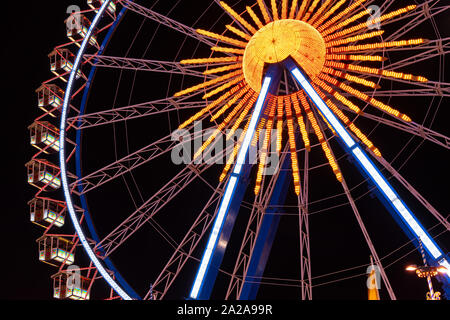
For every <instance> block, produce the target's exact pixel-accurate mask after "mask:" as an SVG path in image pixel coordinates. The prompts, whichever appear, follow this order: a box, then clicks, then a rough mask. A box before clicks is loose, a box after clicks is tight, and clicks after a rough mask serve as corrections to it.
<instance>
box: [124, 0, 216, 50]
mask: <svg viewBox="0 0 450 320" xmlns="http://www.w3.org/2000/svg"><path fill="white" fill-rule="evenodd" d="M120 3H121V4H122V5H123V6H124V7H127V8H128V9H129V10H131V11H134V12H135V13H138V14H140V15H142V16H144V17H146V18H148V19H150V20H153V21H155V22H157V23H159V24H162V25H164V26H166V27H168V28H171V29H174V30H176V31H178V32H180V33H182V34H184V35H187V36H189V37H192V38H194V39H197V40H198V41H200V42H202V43H204V44H206V45H208V46H210V47H212V46H214V45H215V42H213V41H211V40H210V39H208V38H207V37H205V36H202V35H200V34H198V33H197V32H196V31H195V29H194V28H191V27H188V26H186V25H184V24H183V23H181V22H178V21H175V20H173V19H170V18H169V17H166V16H165V15H163V14H160V13H157V12H155V11H153V10H151V9H149V8H146V7H143V6H141V5H139V4H137V3H135V2H134V1H128V0H120Z"/></svg>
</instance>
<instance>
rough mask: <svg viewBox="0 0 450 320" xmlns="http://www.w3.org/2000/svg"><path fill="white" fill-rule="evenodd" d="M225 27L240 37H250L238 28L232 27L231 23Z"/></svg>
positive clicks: (248, 39) (246, 38)
mask: <svg viewBox="0 0 450 320" xmlns="http://www.w3.org/2000/svg"><path fill="white" fill-rule="evenodd" d="M225 27H226V28H227V29H228V30H230V31H231V32H233V33H234V34H235V35H237V36H239V37H241V38H242V39H245V40H247V41H250V39H251V38H252V37H250V36H249V35H248V34H246V33H245V32H242V31H241V30H239V29H238V28H235V27H233V26H232V25H229V24H227V25H226V26H225Z"/></svg>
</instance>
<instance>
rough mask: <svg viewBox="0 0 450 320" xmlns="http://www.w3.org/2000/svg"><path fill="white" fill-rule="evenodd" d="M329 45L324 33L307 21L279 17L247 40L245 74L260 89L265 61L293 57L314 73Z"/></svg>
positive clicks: (321, 62) (250, 83)
mask: <svg viewBox="0 0 450 320" xmlns="http://www.w3.org/2000/svg"><path fill="white" fill-rule="evenodd" d="M325 55H326V48H325V42H324V41H323V38H322V36H321V35H320V34H319V32H317V30H316V29H315V28H313V27H312V26H311V25H309V24H308V23H306V22H303V21H298V20H289V19H285V20H278V21H274V22H271V23H269V24H267V25H266V26H265V27H263V28H262V29H260V30H259V31H258V32H257V33H256V34H255V35H254V36H253V37H252V38H251V40H250V42H249V43H248V45H247V47H246V49H245V53H244V61H243V70H244V76H245V80H246V81H247V83H248V84H249V85H250V87H251V88H252V89H253V90H255V91H257V92H259V90H260V89H261V83H262V78H263V73H264V66H265V65H266V64H272V63H278V62H282V61H283V60H285V59H286V58H288V57H292V58H293V59H294V60H295V61H296V62H297V63H298V64H299V65H300V66H301V67H302V68H303V69H304V70H305V71H306V73H307V74H308V75H309V76H310V77H311V78H314V77H316V76H317V74H318V73H319V72H320V70H322V67H323V65H324V63H325Z"/></svg>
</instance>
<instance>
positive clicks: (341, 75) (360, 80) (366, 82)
mask: <svg viewBox="0 0 450 320" xmlns="http://www.w3.org/2000/svg"><path fill="white" fill-rule="evenodd" d="M322 72H324V73H328V74H331V75H333V76H336V77H339V78H343V79H346V80H348V81H352V82H355V83H359V84H362V85H363V86H366V87H369V88H372V89H379V88H380V86H379V85H377V84H376V83H375V82H372V81H369V80H366V79H363V78H360V77H357V76H352V75H349V74H348V73H344V72H342V71H339V70H334V69H332V68H328V67H323V69H322Z"/></svg>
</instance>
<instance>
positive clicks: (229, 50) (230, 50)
mask: <svg viewBox="0 0 450 320" xmlns="http://www.w3.org/2000/svg"><path fill="white" fill-rule="evenodd" d="M211 50H212V51H215V52H224V53H234V54H240V55H243V54H244V53H245V50H244V49H236V48H227V47H211Z"/></svg>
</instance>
